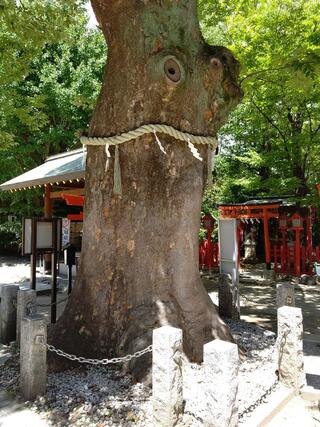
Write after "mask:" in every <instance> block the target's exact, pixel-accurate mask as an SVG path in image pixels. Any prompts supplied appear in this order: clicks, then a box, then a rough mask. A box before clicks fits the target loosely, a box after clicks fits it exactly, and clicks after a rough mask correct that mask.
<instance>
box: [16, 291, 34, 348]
mask: <svg viewBox="0 0 320 427" xmlns="http://www.w3.org/2000/svg"><path fill="white" fill-rule="evenodd" d="M36 312H37V292H36V291H35V290H33V289H20V290H19V292H18V298H17V343H18V345H20V329H21V321H22V318H23V317H25V316H32V315H33V314H35V313H36Z"/></svg>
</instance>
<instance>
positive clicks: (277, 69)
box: [240, 61, 314, 84]
mask: <svg viewBox="0 0 320 427" xmlns="http://www.w3.org/2000/svg"><path fill="white" fill-rule="evenodd" d="M307 64H314V62H313V61H305V62H301V63H300V65H307ZM292 67H293V65H292V64H286V65H283V66H282V67H276V68H266V69H264V70H258V71H254V72H253V73H250V74H248V75H246V76H245V77H243V79H241V80H240V84H241V83H242V82H244V81H245V80H246V79H249V78H250V77H253V76H256V75H258V74H263V73H268V72H269V71H280V70H284V69H286V68H292Z"/></svg>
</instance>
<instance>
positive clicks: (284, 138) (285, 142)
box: [250, 98, 292, 163]
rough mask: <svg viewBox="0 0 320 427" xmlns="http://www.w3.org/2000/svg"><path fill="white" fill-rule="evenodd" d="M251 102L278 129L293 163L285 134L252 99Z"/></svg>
mask: <svg viewBox="0 0 320 427" xmlns="http://www.w3.org/2000/svg"><path fill="white" fill-rule="evenodd" d="M250 99H251V102H252V103H253V105H254V106H255V107H256V109H257V110H258V111H259V113H260V114H261V115H262V116H263V117H264V118H265V119H266V120H267V122H268V123H269V124H270V125H271V126H272V127H273V128H274V129H276V131H277V132H278V133H279V135H280V136H281V138H282V139H283V142H284V148H285V151H286V153H287V155H288V158H289V160H290V162H291V163H292V159H291V156H290V153H289V150H288V145H287V139H286V136H285V134H284V133H283V132H282V130H281V129H280V128H279V127H278V126H277V125H276V124H275V123H274V122H273V120H271V119H270V117H269V116H268V115H267V114H266V113H265V112H264V111H263V110H262V109H261V108H260V107H259V106H258V105H257V104H256V103H255V102H254V100H253V99H252V98H250Z"/></svg>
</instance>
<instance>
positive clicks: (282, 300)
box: [277, 282, 295, 308]
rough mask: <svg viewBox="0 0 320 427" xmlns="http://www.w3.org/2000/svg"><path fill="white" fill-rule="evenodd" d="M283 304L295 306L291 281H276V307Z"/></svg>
mask: <svg viewBox="0 0 320 427" xmlns="http://www.w3.org/2000/svg"><path fill="white" fill-rule="evenodd" d="M284 305H288V306H291V307H294V306H295V293H294V285H291V283H288V282H286V283H277V308H280V307H282V306H284Z"/></svg>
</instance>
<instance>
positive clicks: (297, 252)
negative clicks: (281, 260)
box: [294, 230, 301, 277]
mask: <svg viewBox="0 0 320 427" xmlns="http://www.w3.org/2000/svg"><path fill="white" fill-rule="evenodd" d="M295 232H296V241H295V242H294V263H295V268H294V270H295V275H296V276H298V277H299V276H300V274H301V265H300V262H301V257H300V230H295Z"/></svg>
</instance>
